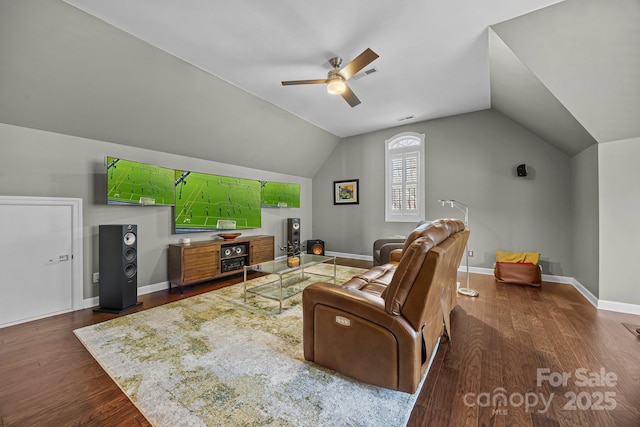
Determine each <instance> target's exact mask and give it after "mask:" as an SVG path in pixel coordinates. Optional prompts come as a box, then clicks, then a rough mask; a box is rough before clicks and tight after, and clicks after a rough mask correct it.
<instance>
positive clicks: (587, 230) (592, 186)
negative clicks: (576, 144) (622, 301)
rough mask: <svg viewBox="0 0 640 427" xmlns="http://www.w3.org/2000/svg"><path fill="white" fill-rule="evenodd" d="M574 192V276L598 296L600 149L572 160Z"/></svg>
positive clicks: (589, 149)
mask: <svg viewBox="0 0 640 427" xmlns="http://www.w3.org/2000/svg"><path fill="white" fill-rule="evenodd" d="M571 174H572V177H571V178H572V189H573V245H572V255H573V264H574V266H575V268H574V271H573V274H572V275H573V277H575V279H576V280H577V281H578V282H580V283H581V284H582V285H583V286H584V287H585V288H587V289H588V290H589V291H590V292H591V293H592V294H593V295H594V296H595V297H598V296H599V293H600V289H599V279H598V275H599V235H600V229H599V225H598V221H599V215H598V199H599V193H598V146H597V145H593V146H591V147H589V148H587V149H586V150H584V151H583V152H581V153H579V154H577V155H575V156H574V157H573V158H572V159H571Z"/></svg>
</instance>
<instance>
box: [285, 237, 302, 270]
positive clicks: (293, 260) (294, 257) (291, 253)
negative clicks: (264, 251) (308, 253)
mask: <svg viewBox="0 0 640 427" xmlns="http://www.w3.org/2000/svg"><path fill="white" fill-rule="evenodd" d="M299 255H300V246H299V245H298V244H297V243H291V242H287V267H291V268H293V267H297V266H299V265H300V256H299Z"/></svg>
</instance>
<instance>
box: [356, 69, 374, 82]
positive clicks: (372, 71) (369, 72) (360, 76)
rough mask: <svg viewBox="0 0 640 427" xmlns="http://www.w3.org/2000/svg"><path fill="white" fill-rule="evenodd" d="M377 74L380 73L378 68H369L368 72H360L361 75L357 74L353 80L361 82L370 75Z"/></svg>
mask: <svg viewBox="0 0 640 427" xmlns="http://www.w3.org/2000/svg"><path fill="white" fill-rule="evenodd" d="M377 72H378V69H377V68H376V67H371V68H367V69H366V70H363V71H360V72H359V73H357V74H355V75H354V76H353V77H351V78H352V79H354V80H360V79H361V78H363V77H367V76H368V75H370V74H373V73H377Z"/></svg>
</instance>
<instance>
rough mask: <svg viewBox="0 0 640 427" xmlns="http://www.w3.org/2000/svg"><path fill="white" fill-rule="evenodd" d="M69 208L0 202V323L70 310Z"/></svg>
mask: <svg viewBox="0 0 640 427" xmlns="http://www.w3.org/2000/svg"><path fill="white" fill-rule="evenodd" d="M72 231H73V207H72V206H69V205H55V204H54V205H46V204H45V205H38V204H36V205H30V204H22V205H21V204H0V241H1V242H2V243H1V244H0V327H2V326H8V325H11V324H15V323H20V322H23V321H28V320H32V319H38V318H42V317H46V316H51V315H54V314H58V313H64V312H68V311H71V310H73V306H74V304H73V303H74V288H73V270H72V264H73V262H72V256H73V250H72V242H73V232H72Z"/></svg>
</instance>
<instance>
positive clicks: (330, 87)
mask: <svg viewBox="0 0 640 427" xmlns="http://www.w3.org/2000/svg"><path fill="white" fill-rule="evenodd" d="M331 73H333V74H331ZM346 89H347V84H346V83H345V81H344V77H342V76H341V75H340V74H338V72H337V71H334V70H331V71H329V78H328V79H327V92H329V93H330V94H332V95H342V94H343V93H344V91H345V90H346Z"/></svg>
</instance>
